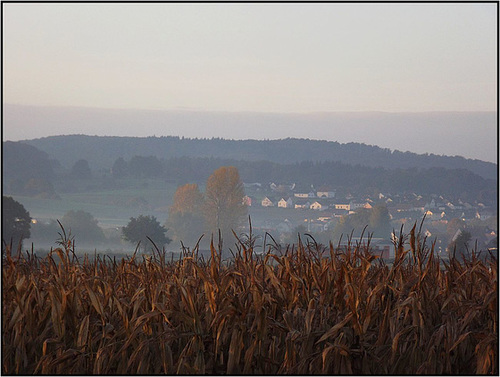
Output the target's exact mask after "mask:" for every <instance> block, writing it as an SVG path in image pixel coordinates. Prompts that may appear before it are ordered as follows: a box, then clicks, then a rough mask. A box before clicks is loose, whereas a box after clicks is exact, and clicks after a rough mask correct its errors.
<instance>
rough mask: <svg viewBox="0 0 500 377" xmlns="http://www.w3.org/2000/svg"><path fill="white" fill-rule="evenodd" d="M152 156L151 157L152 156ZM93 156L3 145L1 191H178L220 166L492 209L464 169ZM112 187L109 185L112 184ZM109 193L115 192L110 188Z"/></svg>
mask: <svg viewBox="0 0 500 377" xmlns="http://www.w3.org/2000/svg"><path fill="white" fill-rule="evenodd" d="M151 152H154V151H151ZM151 152H150V153H151ZM91 155H92V154H91V152H88V154H87V157H88V160H87V159H79V160H77V161H76V162H74V163H73V165H72V167H71V168H70V169H63V168H62V165H61V163H60V162H59V161H57V160H54V159H50V158H49V155H48V154H47V153H44V152H42V151H40V150H38V149H37V148H34V147H32V146H29V145H26V144H24V143H20V142H16V143H14V142H4V156H3V157H4V159H3V164H4V170H3V172H4V173H3V178H4V180H3V187H4V190H5V192H6V193H15V194H21V195H30V196H36V195H41V196H43V195H44V196H45V197H54V196H57V194H56V193H55V192H54V190H53V185H52V181H53V180H54V179H64V180H66V181H69V182H71V181H72V180H77V179H82V178H90V177H91V176H92V174H93V175H94V176H95V177H103V176H104V177H109V176H111V178H124V177H130V178H137V179H142V178H157V179H165V180H167V181H171V182H173V183H176V184H177V185H181V184H185V183H199V184H203V183H204V182H206V180H207V179H208V177H209V175H210V174H211V172H213V171H214V170H216V169H218V168H219V167H221V166H235V167H237V168H238V170H239V173H240V176H241V179H242V180H243V182H260V183H263V184H267V183H270V182H275V183H296V184H299V185H311V184H313V185H315V186H317V187H319V186H321V185H329V186H332V187H334V188H336V189H337V190H346V191H349V192H350V193H352V194H358V195H364V194H366V195H369V194H374V193H378V192H386V193H400V192H415V193H418V194H421V195H425V194H439V195H446V196H447V197H449V198H450V199H454V198H456V199H461V200H464V201H469V202H482V203H484V204H486V205H496V203H497V186H496V180H493V179H485V178H483V177H481V176H479V175H477V174H474V173H472V172H471V171H469V170H467V169H445V168H440V167H432V168H408V169H401V168H398V169H385V168H380V167H379V168H374V167H368V166H362V165H349V164H346V163H343V162H340V161H320V162H313V161H302V162H295V163H289V164H280V163H276V162H272V161H264V160H260V161H249V160H242V158H244V157H245V156H243V155H242V156H240V159H232V158H214V157H171V158H167V159H162V158H159V157H158V156H156V155H145V156H140V155H134V156H132V157H131V158H126V157H123V156H122V157H118V158H116V159H115V160H114V161H112V162H110V164H109V165H108V166H106V167H104V168H103V169H100V170H98V169H97V168H96V166H94V165H92V163H91V162H90V160H91ZM111 183H112V182H111ZM110 187H113V186H110Z"/></svg>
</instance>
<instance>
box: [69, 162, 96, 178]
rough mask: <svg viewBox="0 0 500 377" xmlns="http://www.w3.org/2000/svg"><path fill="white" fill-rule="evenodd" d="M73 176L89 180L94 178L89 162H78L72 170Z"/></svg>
mask: <svg viewBox="0 0 500 377" xmlns="http://www.w3.org/2000/svg"><path fill="white" fill-rule="evenodd" d="M71 176H72V177H74V178H78V179H88V178H90V177H91V176H92V174H91V172H90V166H89V162H88V161H87V160H83V159H81V160H78V161H77V162H75V164H74V165H73V167H72V168H71Z"/></svg>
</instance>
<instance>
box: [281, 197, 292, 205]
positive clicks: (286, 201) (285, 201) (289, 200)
mask: <svg viewBox="0 0 500 377" xmlns="http://www.w3.org/2000/svg"><path fill="white" fill-rule="evenodd" d="M278 207H280V208H293V201H292V198H290V197H284V198H281V199H280V201H279V202H278Z"/></svg>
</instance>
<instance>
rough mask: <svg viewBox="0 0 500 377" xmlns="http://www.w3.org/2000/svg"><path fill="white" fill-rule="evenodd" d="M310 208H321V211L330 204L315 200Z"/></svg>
mask: <svg viewBox="0 0 500 377" xmlns="http://www.w3.org/2000/svg"><path fill="white" fill-rule="evenodd" d="M309 208H311V209H315V210H319V211H324V210H325V209H327V208H328V204H324V203H320V202H318V201H315V202H314V203H312V204H311V206H310V207H309Z"/></svg>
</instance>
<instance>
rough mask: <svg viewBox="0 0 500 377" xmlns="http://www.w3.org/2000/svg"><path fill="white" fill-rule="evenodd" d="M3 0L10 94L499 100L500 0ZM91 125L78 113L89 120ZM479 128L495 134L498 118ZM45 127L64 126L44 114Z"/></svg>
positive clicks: (86, 102)
mask: <svg viewBox="0 0 500 377" xmlns="http://www.w3.org/2000/svg"><path fill="white" fill-rule="evenodd" d="M2 6H3V36H2V38H3V51H2V59H3V98H2V101H3V104H4V105H5V104H14V105H27V106H51V107H72V108H75V107H78V108H91V109H93V108H98V109H118V110H119V109H136V110H162V111H172V110H173V111H187V112H192V111H198V112H199V111H201V112H203V111H206V112H236V113H238V112H250V113H252V112H254V113H279V114H311V113H321V112H389V113H400V112H435V111H438V112H441V111H446V112H450V111H461V112H464V111H465V112H467V111H471V112H478V111H479V112H484V111H490V112H491V111H493V112H496V109H497V82H498V78H497V19H496V13H497V4H495V3H480V4H475V3H468V4H466V3H450V4H439V3H414V4H404V3H396V4H390V3H385V4H380V3H378V4H354V3H348V4H339V3H330V4H292V3H287V4H200V3H196V4H171V3H170V4H169V3H159V4H158V3H157V4H126V3H118V4H98V3H92V4H83V3H66V4H57V3H42V4H36V3H31V4H27V3H8V4H2ZM18 123H19V122H18ZM42 123H43V122H41V123H40V124H42ZM448 126H449V127H450V132H451V133H453V131H454V130H453V123H451V124H450V125H448ZM9 127H14V123H6V122H4V124H3V128H4V131H8V128H9ZM16 127H17V126H16ZM89 127H90V125H89ZM128 127H137V125H129V126H128ZM141 127H142V130H143V132H144V133H145V134H147V133H148V132H149V131H148V127H147V125H141ZM235 127H236V126H235ZM291 127H292V126H290V129H289V130H290V133H292V134H295V133H296V132H298V131H297V129H296V128H293V129H292V128H291ZM302 129H303V132H304V134H303V137H307V136H308V135H307V127H302ZM89 130H90V128H86V127H85V126H84V125H82V129H81V132H80V133H88V132H89ZM477 130H478V132H482V133H483V134H484V135H483V136H484V137H485V138H492V137H495V134H494V132H495V128H494V126H493V131H492V127H491V125H489V126H488V127H485V128H484V129H481V127H478V128H477ZM25 131H27V132H29V129H26V130H25ZM122 131H123V132H125V133H126V130H122ZM241 131H242V132H241V135H246V134H247V132H246V131H245V132H243V131H244V130H243V129H242V130H241ZM380 131H381V132H383V128H381V129H380ZM44 132H45V134H46V135H51V134H54V132H60V130H59V129H57V130H56V129H52V128H51V127H50V125H44ZM134 132H135V131H134V130H132V129H130V133H134ZM155 132H156V130H155ZM169 132H170V130H169V129H168V128H166V129H165V130H164V133H165V134H169ZM492 132H493V134H492ZM150 133H151V134H152V133H153V132H150ZM235 133H236V137H238V130H235ZM261 133H262V129H258V127H256V129H255V135H259V134H261ZM285 133H286V131H285ZM299 134H300V130H299ZM255 135H254V136H253V137H254V138H258V136H255ZM144 136H146V135H144ZM214 136H224V135H214ZM327 136H328V135H327ZM326 139H331V140H335V135H331V136H328V137H326Z"/></svg>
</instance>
